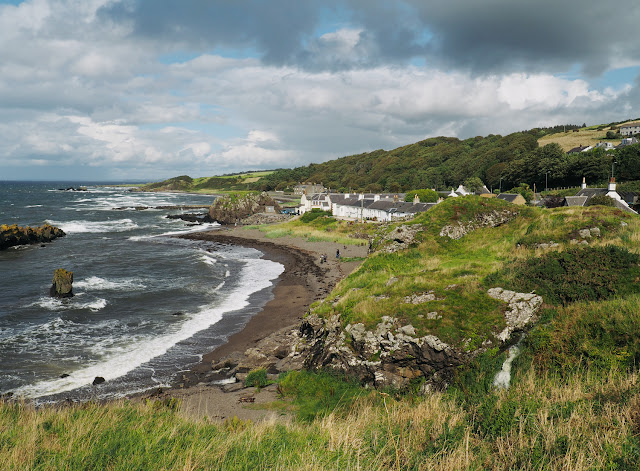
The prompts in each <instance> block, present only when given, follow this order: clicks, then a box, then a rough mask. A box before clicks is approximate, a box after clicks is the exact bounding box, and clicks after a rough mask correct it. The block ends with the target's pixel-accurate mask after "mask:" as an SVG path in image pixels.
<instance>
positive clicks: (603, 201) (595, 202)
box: [587, 195, 615, 206]
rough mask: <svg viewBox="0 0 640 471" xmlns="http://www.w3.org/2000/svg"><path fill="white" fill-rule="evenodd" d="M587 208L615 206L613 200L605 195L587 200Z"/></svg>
mask: <svg viewBox="0 0 640 471" xmlns="http://www.w3.org/2000/svg"><path fill="white" fill-rule="evenodd" d="M587 206H615V205H614V203H613V199H611V198H610V197H608V196H607V195H596V196H594V197H593V198H591V199H590V200H589V202H588V203H587Z"/></svg>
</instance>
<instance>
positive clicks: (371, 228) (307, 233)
mask: <svg viewBox="0 0 640 471" xmlns="http://www.w3.org/2000/svg"><path fill="white" fill-rule="evenodd" d="M245 228H246V229H260V230H261V231H262V232H264V234H265V236H266V237H268V238H273V239H276V238H280V237H299V238H301V239H305V240H307V241H309V242H333V243H338V244H342V245H367V244H368V239H367V236H370V237H373V236H374V235H375V231H376V230H377V229H378V226H377V225H375V224H356V223H348V222H347V221H339V220H336V219H334V218H332V217H326V216H323V217H318V218H316V219H313V220H312V221H311V222H307V223H305V222H303V221H301V220H300V219H294V220H292V221H287V222H284V223H280V224H269V225H262V226H246V227H245Z"/></svg>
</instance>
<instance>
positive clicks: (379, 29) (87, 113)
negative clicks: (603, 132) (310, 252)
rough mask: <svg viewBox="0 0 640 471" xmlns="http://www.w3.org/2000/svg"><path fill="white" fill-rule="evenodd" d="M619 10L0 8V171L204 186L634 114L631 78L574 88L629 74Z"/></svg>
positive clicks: (141, 1) (258, 4)
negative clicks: (257, 173) (433, 140)
mask: <svg viewBox="0 0 640 471" xmlns="http://www.w3.org/2000/svg"><path fill="white" fill-rule="evenodd" d="M622 1H623V3H622V4H621V5H620V6H619V8H622V9H625V8H626V9H627V11H628V14H626V15H619V14H617V13H616V12H612V13H610V12H608V8H610V7H608V6H606V5H604V4H596V3H595V2H591V1H586V2H583V3H581V6H580V8H579V9H576V10H577V11H573V10H571V8H569V6H568V3H567V2H554V3H553V5H551V4H550V3H549V2H548V0H544V1H543V2H542V3H540V2H538V3H536V4H531V2H507V1H506V0H490V1H488V2H482V3H478V2H470V1H468V0H461V1H460V2H444V1H441V0H434V1H433V2H422V1H420V2H418V1H416V0H404V1H397V2H383V1H381V0H366V1H365V0H328V1H323V2H320V1H316V0H309V1H305V2H301V1H298V0H295V1H294V0H273V1H272V2H262V1H259V0H239V1H235V2H229V1H216V0H210V1H205V0H185V1H184V2H179V3H177V2H173V1H171V2H169V1H167V0H154V1H151V0H27V1H25V2H23V3H21V4H19V5H18V6H12V5H4V6H0V30H1V31H3V33H2V34H1V35H0V57H2V58H3V60H2V62H0V135H2V136H3V139H2V140H0V174H2V175H7V173H6V172H7V171H8V170H7V169H11V172H14V173H12V175H14V174H16V175H17V174H18V173H19V172H20V170H19V169H23V170H22V172H23V173H22V174H23V175H25V176H26V175H31V173H30V172H31V171H35V170H34V169H36V168H37V169H41V171H42V175H44V176H47V174H46V171H47V170H50V169H66V171H67V172H72V173H74V174H77V175H90V174H92V172H93V174H94V175H96V176H98V177H101V178H109V177H110V178H114V177H116V176H126V177H127V178H135V177H139V178H162V177H169V176H174V175H176V174H184V173H188V174H191V175H193V176H200V175H213V174H216V173H221V172H222V173H226V172H230V171H236V170H238V171H240V170H247V169H262V168H275V167H291V166H296V165H305V164H308V163H311V162H320V161H324V160H327V159H329V158H335V157H340V156H343V155H348V154H355V153H361V152H365V151H370V150H374V149H378V148H385V149H391V148H394V147H398V146H401V145H405V144H408V143H411V142H415V141H417V140H420V139H424V138H426V137H429V136H434V135H450V136H451V135H453V136H459V137H463V138H464V137H469V136H474V135H479V134H488V133H501V134H505V133H508V132H512V131H517V130H524V129H530V128H532V127H534V126H547V125H554V124H559V123H579V124H581V123H582V122H589V123H598V122H610V121H614V120H616V121H617V120H620V119H625V118H628V117H638V113H637V112H635V104H636V103H637V102H638V94H639V93H640V90H639V88H638V83H637V82H633V83H627V82H629V80H630V79H629V78H628V77H629V76H630V75H629V74H627V78H626V79H625V80H622V81H618V82H616V83H614V84H608V83H606V80H604V78H601V79H599V80H601V81H600V82H598V80H596V79H595V78H594V77H593V76H590V75H588V74H586V75H585V74H584V73H583V71H588V72H589V73H592V74H596V75H597V74H599V73H600V72H599V71H602V70H609V69H611V68H612V67H623V66H624V67H636V66H638V65H639V64H640V57H638V56H639V53H638V52H636V51H638V48H637V47H635V46H637V45H638V44H636V43H637V41H638V39H637V38H636V36H637V35H634V34H629V31H634V30H633V29H630V28H631V24H632V23H634V22H635V21H637V18H636V13H635V10H636V9H634V8H631V7H632V5H631V4H630V3H625V2H627V1H628V0H622ZM550 12H553V14H550ZM596 21H597V23H594V22H596ZM591 24H598V25H602V26H603V27H604V28H605V29H600V28H599V27H598V28H596V27H585V25H591ZM627 47H628V49H629V50H628V51H627V50H626V49H625V48H627ZM632 70H633V69H632ZM561 72H567V73H563V74H561ZM602 77H606V74H605V75H603V76H602ZM634 115H635V116H634ZM60 171H61V172H62V170H60ZM16 172H17V173H16Z"/></svg>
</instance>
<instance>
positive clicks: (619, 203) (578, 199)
mask: <svg viewBox="0 0 640 471" xmlns="http://www.w3.org/2000/svg"><path fill="white" fill-rule="evenodd" d="M594 196H608V197H609V198H611V199H612V200H613V204H614V205H615V207H616V208H618V209H622V210H623V211H627V212H629V213H633V214H638V213H637V212H636V211H634V210H633V209H631V207H630V206H629V204H628V203H627V202H626V201H625V200H624V199H623V198H622V196H620V194H619V193H618V192H617V191H616V179H615V178H613V177H611V181H610V182H609V185H608V186H607V188H587V183H586V181H585V179H584V178H583V179H582V187H581V188H580V191H579V192H578V193H577V194H576V195H575V196H567V197H566V198H565V204H564V205H565V206H587V205H588V204H589V201H590V200H591V198H593V197H594Z"/></svg>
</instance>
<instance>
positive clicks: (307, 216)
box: [300, 208, 331, 223]
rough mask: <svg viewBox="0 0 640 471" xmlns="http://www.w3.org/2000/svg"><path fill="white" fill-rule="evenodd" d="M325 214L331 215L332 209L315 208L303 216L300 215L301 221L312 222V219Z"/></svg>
mask: <svg viewBox="0 0 640 471" xmlns="http://www.w3.org/2000/svg"><path fill="white" fill-rule="evenodd" d="M324 216H331V211H323V210H321V209H318V208H314V209H312V210H311V211H307V212H306V213H304V214H303V215H302V216H300V221H302V222H304V223H310V222H311V221H314V220H316V219H318V218H319V217H324Z"/></svg>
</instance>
